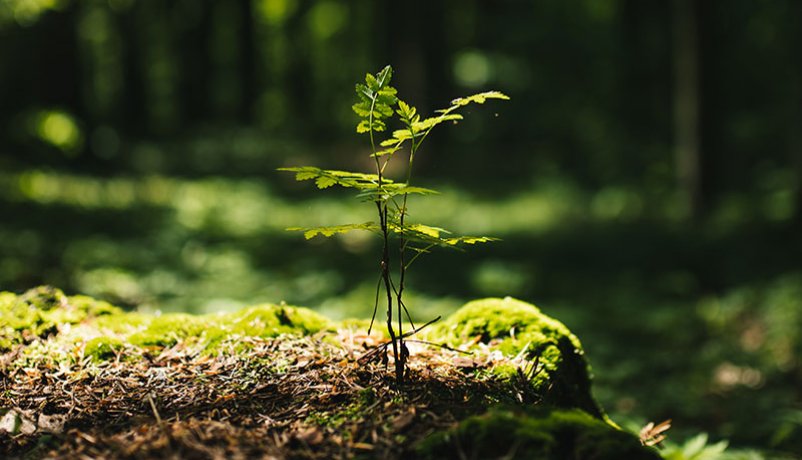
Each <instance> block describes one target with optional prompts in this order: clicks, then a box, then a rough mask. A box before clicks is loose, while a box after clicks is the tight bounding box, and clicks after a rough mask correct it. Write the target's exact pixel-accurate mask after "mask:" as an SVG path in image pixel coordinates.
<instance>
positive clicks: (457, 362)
mask: <svg viewBox="0 0 802 460" xmlns="http://www.w3.org/2000/svg"><path fill="white" fill-rule="evenodd" d="M332 339H333V340H332ZM409 347H410V353H411V354H412V355H413V356H414V358H413V359H411V360H410V361H409V368H408V373H407V376H406V379H405V384H404V386H403V387H402V388H396V387H395V383H394V382H395V379H394V373H393V372H392V371H391V370H390V369H391V367H392V365H389V366H388V357H387V353H386V343H385V342H383V341H382V339H381V338H379V337H377V336H373V335H365V334H359V333H355V332H354V331H352V330H342V331H339V333H338V334H337V335H336V336H333V335H332V334H331V333H328V334H327V333H321V334H317V335H313V336H304V337H299V336H291V335H287V336H279V337H276V338H271V339H259V338H252V337H237V338H232V339H229V340H228V341H227V342H226V343H225V344H224V345H223V346H222V347H221V351H219V352H218V353H217V354H215V355H213V356H212V355H209V354H205V353H204V352H203V350H202V348H198V347H196V346H195V347H193V346H192V345H191V344H188V343H186V342H183V341H179V342H178V343H177V344H176V345H174V346H172V347H167V348H160V347H142V348H139V347H132V346H126V347H124V348H122V349H121V350H118V351H116V352H115V353H116V354H115V356H114V357H113V359H110V360H106V361H101V362H96V361H93V360H92V359H91V358H90V357H85V356H83V350H82V349H81V347H80V346H76V347H73V348H75V349H74V350H72V351H71V353H72V354H71V359H69V360H68V362H64V361H62V362H56V361H55V360H53V359H47V357H46V356H45V357H44V358H41V359H21V358H20V355H21V350H20V349H19V347H18V348H15V349H14V350H11V351H9V352H8V353H5V354H2V355H0V363H3V366H2V367H0V456H5V457H10V458H21V457H25V458H109V459H112V458H121V459H145V458H199V459H205V458H208V459H224V458H232V459H239V458H265V459H285V458H286V459H294V458H304V459H323V458H352V457H355V456H367V457H372V458H404V457H409V456H410V455H411V452H413V449H414V447H415V445H416V444H417V442H419V441H420V440H422V439H425V438H426V437H428V436H429V435H431V434H432V433H434V432H438V431H442V430H445V429H448V428H451V427H453V426H454V425H455V424H456V423H457V422H458V421H459V420H462V419H464V418H465V417H467V416H470V415H474V414H478V413H482V412H484V411H485V410H486V409H487V407H488V406H490V405H494V404H497V403H510V404H516V403H518V404H519V403H521V402H525V403H530V404H531V403H537V402H538V401H537V400H538V396H537V395H536V394H534V393H532V391H531V386H530V385H529V384H528V382H527V380H528V379H527V378H522V379H502V378H499V377H496V376H494V374H492V373H491V372H489V368H490V366H492V365H493V364H494V363H496V362H498V360H499V359H504V358H503V357H502V356H500V355H498V354H494V353H492V352H490V351H489V350H488V354H486V355H483V356H482V355H481V351H479V352H474V353H473V354H467V353H466V352H464V351H460V350H457V349H453V348H448V347H437V346H432V345H431V344H425V343H413V342H410V343H409ZM382 351H384V353H382ZM389 359H390V360H391V359H392V357H390V358H389ZM533 367H536V365H535V366H533ZM520 374H521V375H524V372H521V373H520ZM526 375H527V376H529V375H530V374H526Z"/></svg>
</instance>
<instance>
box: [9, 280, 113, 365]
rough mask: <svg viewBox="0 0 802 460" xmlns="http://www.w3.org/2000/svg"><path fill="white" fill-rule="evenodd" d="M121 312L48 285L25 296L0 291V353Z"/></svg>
mask: <svg viewBox="0 0 802 460" xmlns="http://www.w3.org/2000/svg"><path fill="white" fill-rule="evenodd" d="M120 314H122V310H120V309H119V308H117V307H114V306H112V305H110V304H108V303H106V302H103V301H99V300H95V299H93V298H91V297H86V296H72V297H68V296H66V295H64V293H63V292H62V291H61V290H59V289H56V288H54V287H50V286H40V287H37V288H34V289H31V290H29V291H28V292H26V293H25V294H22V295H19V296H17V295H15V294H13V293H10V292H0V351H6V350H9V349H10V348H11V347H13V346H14V345H16V344H21V343H26V342H30V341H31V340H33V339H36V338H47V337H49V336H53V335H56V334H58V333H59V332H60V329H59V328H61V329H64V328H66V327H69V326H72V325H75V324H79V323H82V322H84V321H87V320H88V319H92V318H98V317H103V316H111V315H120Z"/></svg>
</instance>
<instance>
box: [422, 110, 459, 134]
mask: <svg viewBox="0 0 802 460" xmlns="http://www.w3.org/2000/svg"><path fill="white" fill-rule="evenodd" d="M462 118H463V117H462V115H460V114H458V113H446V114H443V115H440V116H438V117H431V118H427V119H425V120H423V121H419V122H416V123H413V124H412V129H413V131H415V132H416V133H419V132H423V131H428V130H431V129H432V128H434V127H435V126H437V125H439V124H440V123H443V122H446V121H459V120H462Z"/></svg>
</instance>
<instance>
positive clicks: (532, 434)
mask: <svg viewBox="0 0 802 460" xmlns="http://www.w3.org/2000/svg"><path fill="white" fill-rule="evenodd" d="M417 453H418V455H419V456H420V457H421V458H427V459H452V458H453V459H462V458H466V453H468V454H467V456H468V457H469V458H486V459H495V458H504V459H517V458H520V459H543V460H551V459H554V460H563V459H570V458H575V459H593V460H608V459H609V460H619V459H627V460H657V459H659V458H660V456H659V455H658V454H657V453H656V452H655V451H653V450H651V449H648V448H645V447H643V446H642V445H641V444H640V442H639V441H638V439H637V438H636V437H635V436H633V435H631V434H629V433H626V432H624V431H620V430H617V429H615V428H613V427H611V426H610V425H608V424H607V423H605V422H602V421H600V420H599V419H597V418H594V417H592V416H590V415H589V414H587V413H586V412H582V411H580V410H576V409H574V410H558V409H545V410H539V411H523V410H517V411H515V410H494V411H490V412H488V413H487V414H484V415H480V416H474V417H469V418H467V419H465V420H464V421H462V422H461V423H460V424H459V426H457V427H456V428H455V429H453V430H450V431H447V432H445V433H438V434H436V435H434V436H432V437H430V438H429V439H427V440H425V441H424V442H422V443H421V444H420V445H419V446H418V452H417Z"/></svg>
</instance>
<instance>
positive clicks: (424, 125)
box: [280, 66, 509, 384]
mask: <svg viewBox="0 0 802 460" xmlns="http://www.w3.org/2000/svg"><path fill="white" fill-rule="evenodd" d="M392 76H393V69H392V68H391V67H390V66H386V67H385V68H383V69H382V70H381V71H379V72H378V73H377V74H375V75H372V74H370V73H369V74H367V75H366V76H365V82H364V83H358V84H357V85H356V94H357V96H358V101H357V102H356V104H354V105H353V107H352V108H353V110H354V112H355V113H356V114H357V116H358V117H359V123H358V124H357V126H356V132H357V133H359V134H366V135H367V136H368V138H369V140H370V148H371V155H370V156H371V157H372V158H373V160H374V161H373V163H374V164H375V171H373V172H371V173H362V172H351V171H338V170H324V169H320V168H316V167H313V166H300V167H292V168H280V170H282V171H290V172H294V173H295V179H296V180H298V181H305V180H314V181H315V184H316V185H317V187H318V188H319V189H326V188H329V187H332V186H334V185H338V186H341V187H346V188H353V189H356V190H357V191H358V194H357V197H358V198H360V199H362V200H363V201H366V202H370V203H373V206H375V208H376V214H377V217H378V222H376V221H371V222H364V223H352V224H345V225H336V226H328V227H313V228H296V227H293V228H290V229H288V230H300V231H303V232H304V237H305V238H306V239H310V238H314V237H315V236H317V235H323V236H326V237H329V236H333V235H336V234H339V233H345V232H350V231H354V230H367V231H370V232H373V233H376V234H377V235H379V237H380V238H381V240H382V249H381V255H380V259H379V280H378V283H377V286H376V301H375V304H374V308H373V318H372V319H371V326H370V327H371V328H372V327H373V320H375V318H376V312H377V310H378V305H379V297H380V293H381V292H382V291H383V293H384V298H385V299H386V303H387V310H386V311H387V333H388V335H389V337H390V345H391V346H392V350H393V358H394V363H395V379H396V382H397V383H398V384H402V383H403V381H404V372H405V369H406V362H407V358H408V357H409V351H408V349H407V347H406V345H405V343H404V339H405V338H406V337H409V336H410V335H412V334H414V333H415V332H417V331H419V330H420V329H422V328H423V327H425V326H427V325H428V324H431V323H432V322H434V321H436V320H437V318H435V319H434V320H432V321H430V322H428V323H426V324H424V325H423V326H420V327H417V328H416V327H415V325H414V323H413V322H412V319H411V317H410V315H409V310H407V305H406V304H405V303H404V298H403V295H404V289H405V281H406V272H407V270H408V269H409V267H410V266H411V265H412V263H413V262H415V261H416V260H417V259H418V257H420V256H421V255H422V254H426V253H428V252H429V251H430V250H431V249H433V248H435V247H446V248H457V249H458V248H460V247H461V246H464V245H466V244H476V243H486V242H489V241H494V240H495V238H492V237H488V236H452V235H451V232H449V231H447V230H445V229H442V228H439V227H433V226H430V225H425V224H421V223H411V222H408V220H407V215H408V211H407V203H408V197H409V195H412V194H415V195H431V194H435V193H437V192H436V191H434V190H431V189H427V188H423V187H417V186H414V185H412V183H411V180H412V170H413V166H414V163H415V156H416V154H417V153H418V152H419V150H420V147H421V144H422V143H423V141H425V140H426V138H427V137H428V136H429V133H431V132H432V130H433V129H434V128H435V127H437V126H439V125H441V124H443V123H445V122H452V123H457V122H458V121H460V120H462V118H463V117H462V115H461V114H459V113H458V112H459V111H460V109H462V108H463V107H465V106H467V105H470V104H484V103H485V102H486V101H487V100H489V99H500V100H506V99H509V97H507V96H506V95H505V94H503V93H500V92H498V91H488V92H483V93H478V94H474V95H471V96H467V97H461V98H457V99H454V100H452V101H451V104H450V105H449V106H448V107H446V108H444V109H441V110H436V111H435V115H433V116H431V117H429V118H424V119H422V118H421V116H420V115H419V114H418V111H417V109H416V108H415V107H414V106H412V105H410V104H408V103H406V102H404V101H403V100H401V99H399V98H398V96H397V93H398V92H397V90H396V89H395V88H394V87H392V86H391V85H390V81H391V79H392ZM390 122H393V123H396V124H397V126H398V127H399V129H395V130H393V131H392V132H391V134H390V135H389V136H386V137H385V138H384V139H383V140H378V139H377V137H378V136H379V135H381V134H383V133H387V132H388V123H390ZM397 157H404V159H405V160H406V168H405V173H406V174H405V177H404V180H403V181H396V180H393V179H390V178H388V177H387V175H386V174H385V171H386V170H387V165H388V164H389V163H390V162H391V161H392V160H393V159H394V158H397ZM392 254H397V257H398V260H397V268H396V270H395V271H393V269H392V266H391V262H392V257H393V256H392ZM396 280H397V282H396ZM394 310H395V312H394ZM404 313H405V314H406V315H407V320H408V321H409V324H410V327H411V329H410V330H409V331H407V332H404V328H403V327H404V326H403V323H404V321H403V314H404ZM394 314H395V318H396V321H397V329H396V328H394V326H393V315H394Z"/></svg>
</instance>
